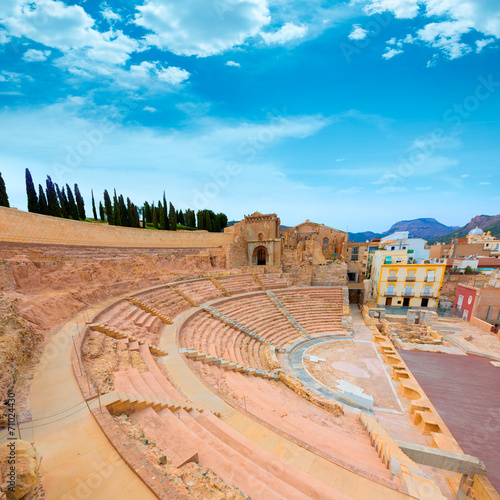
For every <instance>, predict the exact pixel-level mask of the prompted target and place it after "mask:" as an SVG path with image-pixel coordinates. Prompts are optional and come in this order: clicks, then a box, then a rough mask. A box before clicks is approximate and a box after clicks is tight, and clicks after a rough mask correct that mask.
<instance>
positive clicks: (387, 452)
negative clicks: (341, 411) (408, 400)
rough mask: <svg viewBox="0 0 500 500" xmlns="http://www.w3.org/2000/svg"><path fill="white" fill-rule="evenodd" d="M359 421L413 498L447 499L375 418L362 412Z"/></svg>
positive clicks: (425, 499) (391, 470)
mask: <svg viewBox="0 0 500 500" xmlns="http://www.w3.org/2000/svg"><path fill="white" fill-rule="evenodd" d="M359 420H360V422H361V424H362V425H363V427H364V429H365V430H366V432H368V434H369V435H370V439H371V442H372V444H373V446H374V447H375V449H376V450H377V452H378V454H379V456H380V458H381V459H382V461H383V462H384V464H385V465H386V467H387V468H388V469H389V470H390V472H391V474H392V475H393V476H396V477H398V478H399V479H400V480H401V485H402V486H404V487H405V488H406V489H407V490H408V493H409V494H410V495H411V496H412V497H414V498H418V499H419V500H445V498H446V497H444V496H443V495H442V493H441V491H440V489H439V487H438V486H437V484H436V483H435V482H434V481H433V480H432V479H431V478H430V477H429V476H427V475H426V474H424V473H423V472H422V469H421V468H420V467H419V465H417V464H416V463H415V462H414V461H413V460H411V459H410V458H409V457H408V456H407V455H405V454H404V453H403V452H402V451H401V448H400V447H399V446H398V445H397V443H396V442H395V441H394V440H393V439H392V438H391V437H390V436H389V434H388V433H387V431H386V430H385V429H384V428H383V427H382V426H381V425H380V424H379V423H378V422H377V420H375V418H374V417H372V416H369V415H367V414H365V413H363V412H361V413H360V415H359Z"/></svg>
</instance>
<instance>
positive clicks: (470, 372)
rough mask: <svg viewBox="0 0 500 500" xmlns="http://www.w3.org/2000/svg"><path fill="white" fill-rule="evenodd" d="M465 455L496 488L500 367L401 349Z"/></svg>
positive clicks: (499, 469)
mask: <svg viewBox="0 0 500 500" xmlns="http://www.w3.org/2000/svg"><path fill="white" fill-rule="evenodd" d="M399 353H400V354H401V356H402V358H403V359H404V361H405V363H406V364H407V365H408V366H409V368H410V369H411V371H412V373H413V374H414V375H415V377H416V378H417V380H418V382H419V384H420V385H421V386H422V388H423V389H424V390H425V392H426V394H427V396H428V397H429V399H430V400H431V402H432V404H433V405H434V406H435V407H436V409H437V411H438V412H439V414H440V415H441V417H442V418H443V419H444V421H445V423H446V425H447V426H448V427H449V429H450V431H451V432H452V433H453V436H454V437H455V439H456V440H457V441H458V444H459V445H460V446H461V448H462V449H463V450H464V452H465V453H467V454H469V455H473V456H476V457H478V458H479V459H480V460H482V461H483V462H484V463H485V465H486V468H487V470H488V479H489V480H490V481H491V482H492V484H493V485H494V486H495V488H497V490H498V489H500V453H499V450H500V432H499V425H500V424H499V422H500V370H499V369H498V368H495V367H494V366H492V365H491V364H490V362H489V360H488V359H487V358H482V357H479V356H454V355H450V354H441V353H427V352H418V351H399Z"/></svg>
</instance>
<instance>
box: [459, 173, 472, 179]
mask: <svg viewBox="0 0 500 500" xmlns="http://www.w3.org/2000/svg"><path fill="white" fill-rule="evenodd" d="M460 177H461V178H462V179H466V178H467V177H470V175H469V174H462V175H461V176H460Z"/></svg>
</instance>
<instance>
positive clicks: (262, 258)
mask: <svg viewBox="0 0 500 500" xmlns="http://www.w3.org/2000/svg"><path fill="white" fill-rule="evenodd" d="M267 256H268V253H267V248H266V247H263V246H260V247H257V248H256V249H255V250H254V251H253V257H254V263H255V264H257V265H258V266H265V265H266V264H267Z"/></svg>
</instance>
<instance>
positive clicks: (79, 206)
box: [26, 169, 86, 220]
mask: <svg viewBox="0 0 500 500" xmlns="http://www.w3.org/2000/svg"><path fill="white" fill-rule="evenodd" d="M45 185H46V188H45V190H44V189H43V187H42V185H41V184H38V193H37V190H36V189H35V184H34V182H33V178H32V176H31V172H30V171H29V169H26V194H27V195H28V211H29V212H33V213H36V214H42V215H51V216H53V217H63V218H65V219H74V220H85V219H86V213H85V202H84V201H83V197H82V195H81V193H80V189H79V188H78V184H75V185H74V188H73V189H74V195H73V191H72V189H71V187H70V186H69V184H66V186H63V187H62V189H61V188H60V187H59V185H58V184H57V183H54V182H52V179H51V178H50V175H48V176H47V180H46V181H45Z"/></svg>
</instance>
